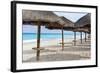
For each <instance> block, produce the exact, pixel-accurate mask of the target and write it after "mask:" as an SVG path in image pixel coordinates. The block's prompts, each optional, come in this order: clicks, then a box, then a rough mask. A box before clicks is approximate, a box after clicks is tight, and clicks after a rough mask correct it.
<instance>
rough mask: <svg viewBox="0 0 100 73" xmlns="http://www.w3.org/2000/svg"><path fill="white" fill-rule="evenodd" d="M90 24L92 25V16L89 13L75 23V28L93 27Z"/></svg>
mask: <svg viewBox="0 0 100 73" xmlns="http://www.w3.org/2000/svg"><path fill="white" fill-rule="evenodd" d="M90 24H91V14H90V13H88V14H86V15H85V16H83V17H82V18H80V19H79V20H78V21H77V22H76V23H75V27H90V26H91V25H90Z"/></svg>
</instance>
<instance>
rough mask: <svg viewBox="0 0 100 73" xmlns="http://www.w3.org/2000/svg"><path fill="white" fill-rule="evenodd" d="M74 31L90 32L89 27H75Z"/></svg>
mask: <svg viewBox="0 0 100 73" xmlns="http://www.w3.org/2000/svg"><path fill="white" fill-rule="evenodd" d="M74 32H87V33H90V31H89V29H87V28H75V29H74Z"/></svg>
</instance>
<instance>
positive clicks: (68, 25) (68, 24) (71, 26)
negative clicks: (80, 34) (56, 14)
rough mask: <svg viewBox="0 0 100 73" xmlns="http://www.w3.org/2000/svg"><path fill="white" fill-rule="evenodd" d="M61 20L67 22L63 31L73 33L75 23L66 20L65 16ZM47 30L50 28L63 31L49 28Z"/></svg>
mask: <svg viewBox="0 0 100 73" xmlns="http://www.w3.org/2000/svg"><path fill="white" fill-rule="evenodd" d="M60 18H61V19H62V20H63V21H64V22H65V24H64V25H63V29H64V30H70V31H72V30H73V28H74V23H73V22H72V21H70V20H69V19H67V18H65V17H64V16H62V17H60ZM46 28H48V29H61V28H62V27H50V26H47V27H46Z"/></svg>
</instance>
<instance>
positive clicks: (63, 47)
mask: <svg viewBox="0 0 100 73" xmlns="http://www.w3.org/2000/svg"><path fill="white" fill-rule="evenodd" d="M61 31H62V51H63V50H64V30H63V27H62V30H61Z"/></svg>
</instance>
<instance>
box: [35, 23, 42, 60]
mask: <svg viewBox="0 0 100 73" xmlns="http://www.w3.org/2000/svg"><path fill="white" fill-rule="evenodd" d="M37 30H38V31H37V55H36V56H37V57H36V60H37V61H39V58H40V50H39V48H40V35H41V25H40V23H39V22H38V28H37Z"/></svg>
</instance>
